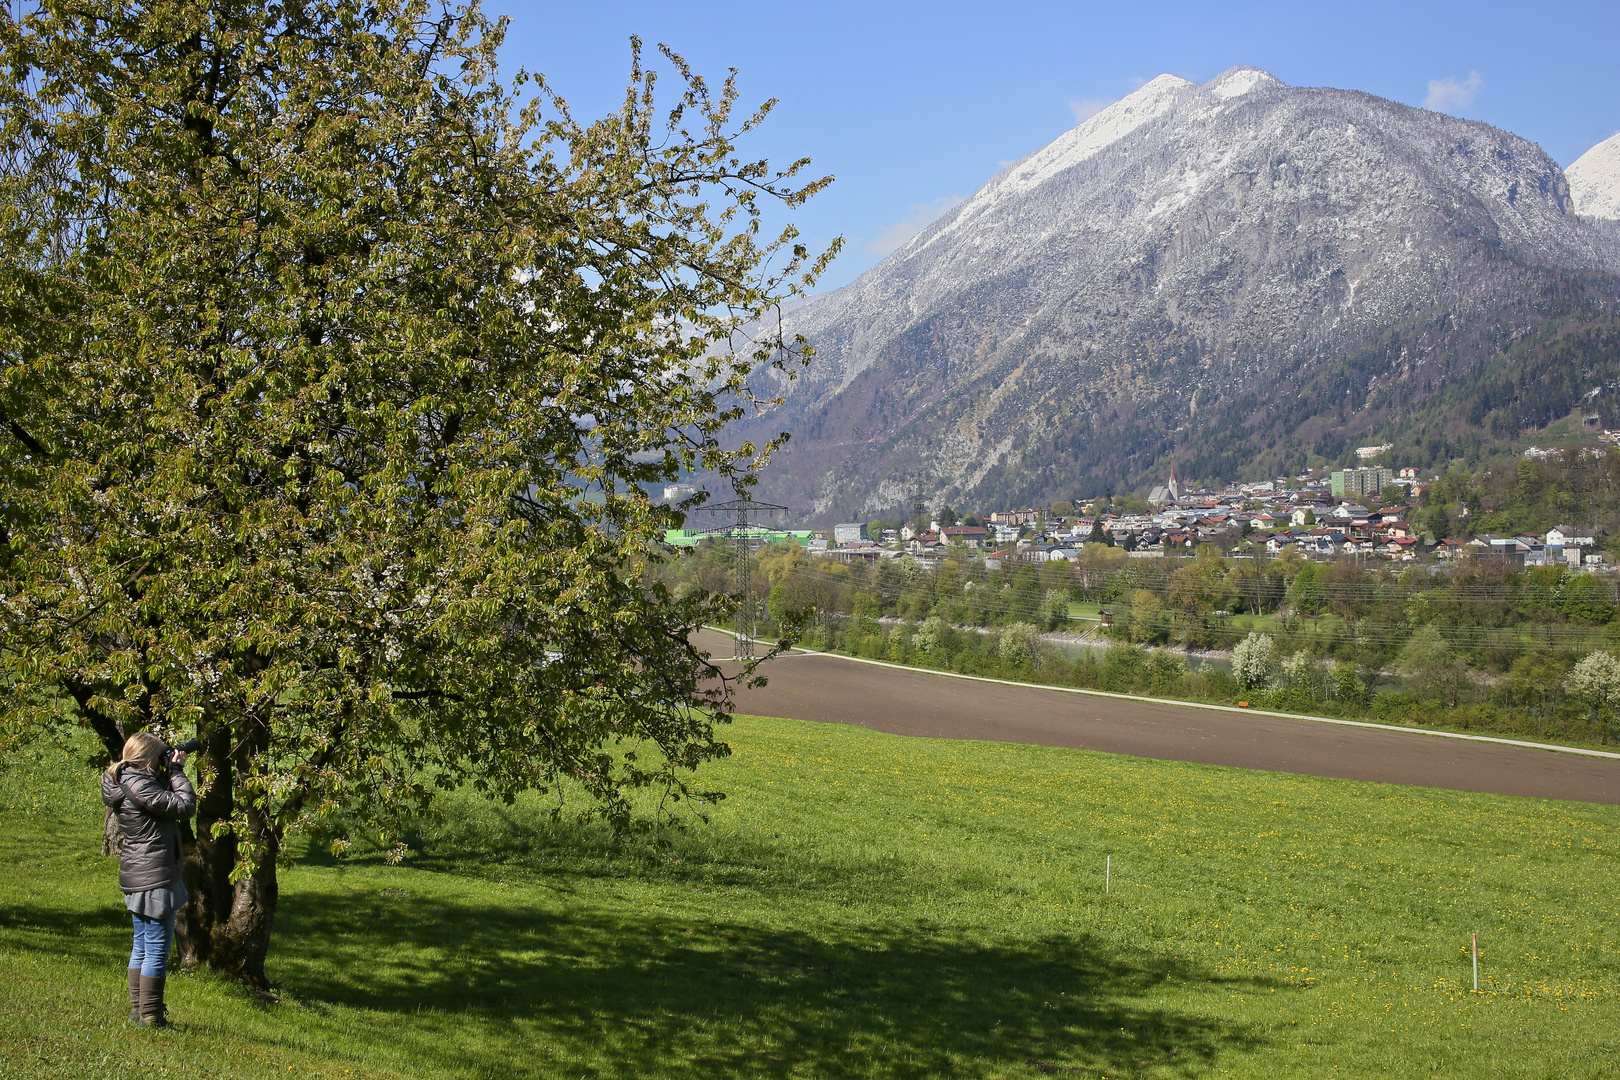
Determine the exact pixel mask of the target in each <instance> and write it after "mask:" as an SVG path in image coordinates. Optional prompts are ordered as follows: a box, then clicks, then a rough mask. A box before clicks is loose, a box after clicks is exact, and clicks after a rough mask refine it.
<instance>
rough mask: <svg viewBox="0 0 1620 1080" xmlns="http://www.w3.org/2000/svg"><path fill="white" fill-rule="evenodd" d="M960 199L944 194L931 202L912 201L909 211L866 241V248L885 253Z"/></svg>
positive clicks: (876, 253)
mask: <svg viewBox="0 0 1620 1080" xmlns="http://www.w3.org/2000/svg"><path fill="white" fill-rule="evenodd" d="M961 201H962V196H960V195H945V196H942V197H940V198H938V199H935V200H934V201H933V202H931V203H926V204H924V203H913V204H912V206H911V213H909V214H907V215H906V216H905V217H903V218H901V219H900V220H899V221H897V222H895V223H894V224H893V225H887V226H885V227H884V229H883V231H882V232H880V233H878V235H877V238H876V239H874V240H870V241H868V242H867V245H866V250H867V251H870V252H871V253H872V254H874V255H880V256H881V255H887V254H888V253H889V252H891V251H894V250H895V249H897V248H899V247H901V246H902V245H903V244H905V242H906V241H907V240H910V239H911V238H912V237H913V236H916V235H917V234H918V233H920V232H922V231H923V230H924V229H926V228H928V226H929V225H930V224H932V222H933V220H934V219H935V218H937V217H939V215H941V214H943V213H944V212H945V211H947V210H949V209H950V208H951V207H953V206H956V205H957V204H959V203H960V202H961Z"/></svg>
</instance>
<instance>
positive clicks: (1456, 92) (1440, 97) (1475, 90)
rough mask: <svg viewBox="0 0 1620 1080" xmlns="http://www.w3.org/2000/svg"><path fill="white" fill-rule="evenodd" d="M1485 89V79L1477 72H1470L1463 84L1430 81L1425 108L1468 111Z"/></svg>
mask: <svg viewBox="0 0 1620 1080" xmlns="http://www.w3.org/2000/svg"><path fill="white" fill-rule="evenodd" d="M1483 89H1485V77H1484V76H1483V75H1481V74H1480V73H1479V72H1477V71H1470V72H1469V73H1468V78H1466V79H1464V80H1463V81H1462V82H1458V81H1457V80H1456V79H1430V80H1429V96H1428V97H1426V98H1424V99H1423V107H1424V108H1425V109H1439V110H1441V111H1442V112H1445V111H1449V110H1452V109H1466V108H1468V106H1470V105H1472V104H1473V103H1474V99H1475V98H1476V97H1478V96H1479V92H1480V91H1481V90H1483Z"/></svg>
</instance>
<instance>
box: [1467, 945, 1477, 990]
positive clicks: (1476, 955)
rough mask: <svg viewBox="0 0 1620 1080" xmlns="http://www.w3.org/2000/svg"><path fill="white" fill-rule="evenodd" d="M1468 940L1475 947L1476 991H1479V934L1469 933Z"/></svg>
mask: <svg viewBox="0 0 1620 1080" xmlns="http://www.w3.org/2000/svg"><path fill="white" fill-rule="evenodd" d="M1468 941H1469V943H1470V944H1471V945H1472V946H1473V948H1474V993H1476V994H1477V993H1479V934H1478V933H1473V934H1469V935H1468Z"/></svg>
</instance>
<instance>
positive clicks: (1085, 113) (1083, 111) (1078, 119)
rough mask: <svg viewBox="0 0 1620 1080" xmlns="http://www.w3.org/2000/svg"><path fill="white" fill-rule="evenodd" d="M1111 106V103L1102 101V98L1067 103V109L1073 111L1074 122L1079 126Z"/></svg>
mask: <svg viewBox="0 0 1620 1080" xmlns="http://www.w3.org/2000/svg"><path fill="white" fill-rule="evenodd" d="M1112 104H1113V102H1112V101H1104V100H1103V99H1102V98H1085V99H1083V100H1081V101H1071V102H1069V108H1071V109H1073V110H1074V122H1075V123H1077V124H1079V123H1083V122H1085V121H1087V120H1090V119H1091V118H1092V117H1093V116H1096V115H1097V114H1098V113H1100V112H1102V111H1103V110H1104V109H1106V108H1108V106H1110V105H1112Z"/></svg>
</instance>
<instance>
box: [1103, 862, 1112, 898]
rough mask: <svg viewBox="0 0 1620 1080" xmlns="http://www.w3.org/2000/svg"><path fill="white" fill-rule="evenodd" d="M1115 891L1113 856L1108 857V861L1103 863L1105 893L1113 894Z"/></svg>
mask: <svg viewBox="0 0 1620 1080" xmlns="http://www.w3.org/2000/svg"><path fill="white" fill-rule="evenodd" d="M1113 891H1114V857H1113V856H1112V855H1109V856H1107V861H1106V862H1104V863H1103V892H1105V893H1109V892H1113Z"/></svg>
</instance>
